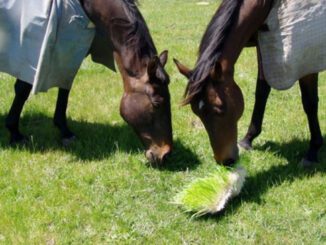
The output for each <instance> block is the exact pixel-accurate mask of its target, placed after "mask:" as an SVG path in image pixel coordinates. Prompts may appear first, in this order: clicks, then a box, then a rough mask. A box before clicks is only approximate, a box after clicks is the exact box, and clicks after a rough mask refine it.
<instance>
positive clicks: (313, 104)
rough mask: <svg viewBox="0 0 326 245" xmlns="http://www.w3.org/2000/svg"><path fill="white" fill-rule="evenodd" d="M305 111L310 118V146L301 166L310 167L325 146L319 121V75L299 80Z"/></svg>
mask: <svg viewBox="0 0 326 245" xmlns="http://www.w3.org/2000/svg"><path fill="white" fill-rule="evenodd" d="M299 84H300V90H301V98H302V104H303V109H304V111H305V113H306V115H307V117H308V123H309V130H310V135H311V139H310V146H309V149H308V152H307V153H306V155H305V157H304V158H303V160H302V162H301V165H302V166H303V167H310V166H312V165H313V164H314V163H316V162H317V161H318V151H319V149H320V148H321V146H322V145H323V137H322V135H321V131H320V126H319V121H318V74H311V75H308V76H305V77H303V78H301V79H300V80H299Z"/></svg>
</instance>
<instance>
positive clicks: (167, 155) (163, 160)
mask: <svg viewBox="0 0 326 245" xmlns="http://www.w3.org/2000/svg"><path fill="white" fill-rule="evenodd" d="M170 155H171V151H169V152H167V153H165V154H164V155H163V157H162V161H161V162H165V161H166V160H167V159H168V158H169V156H170Z"/></svg>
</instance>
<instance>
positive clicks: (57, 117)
mask: <svg viewBox="0 0 326 245" xmlns="http://www.w3.org/2000/svg"><path fill="white" fill-rule="evenodd" d="M69 93H70V90H67V89H61V88H59V92H58V98H57V104H56V108H55V112H54V117H53V122H54V125H55V126H56V127H58V129H59V130H60V133H61V137H62V144H63V145H64V146H68V145H69V144H70V143H71V142H72V141H74V140H75V138H76V136H75V134H74V133H73V132H71V131H70V129H69V128H68V125H67V116H66V112H67V105H68V98H69Z"/></svg>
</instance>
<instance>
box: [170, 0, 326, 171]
mask: <svg viewBox="0 0 326 245" xmlns="http://www.w3.org/2000/svg"><path fill="white" fill-rule="evenodd" d="M273 2H274V1H273V0H223V1H222V3H221V5H220V7H219V8H218V10H217V12H216V13H215V15H214V16H213V18H212V20H211V21H210V23H209V25H208V27H207V29H206V32H205V34H204V36H203V38H202V41H201V44H200V48H199V56H198V59H197V63H196V65H195V68H194V69H192V70H191V69H189V68H188V67H186V66H185V65H183V64H181V63H180V62H179V61H178V60H174V62H175V63H176V65H177V67H178V69H179V71H180V73H181V74H183V75H185V76H186V77H187V78H188V80H189V83H188V85H187V88H186V92H185V99H184V104H185V105H186V104H190V105H191V108H192V110H193V112H194V113H195V114H196V115H197V116H198V117H199V118H200V119H201V121H202V122H203V124H204V126H205V128H206V130H207V132H208V135H209V139H210V143H211V146H212V148H213V151H214V156H215V159H216V161H217V162H219V163H222V164H225V165H229V164H233V163H234V162H235V161H236V159H237V158H238V147H237V122H238V120H239V119H240V117H241V116H242V113H243V110H244V100H243V95H242V92H241V90H240V88H239V86H238V85H237V84H236V82H235V81H234V66H235V63H236V61H237V59H238V57H239V56H240V53H241V51H242V49H243V48H245V47H246V46H256V49H257V54H258V55H257V57H258V68H259V69H258V78H257V87H256V101H255V106H254V112H253V115H252V120H251V123H250V126H249V130H248V132H247V134H246V136H245V137H244V139H243V140H242V141H240V143H239V145H240V146H242V147H244V148H245V149H250V148H251V147H252V141H253V140H254V138H255V137H257V136H258V135H259V134H260V132H261V126H262V121H263V115H264V111H265V105H266V101H267V98H268V95H269V92H270V90H271V87H270V86H269V85H268V83H267V82H266V79H265V76H264V72H263V69H262V68H263V67H262V60H261V55H260V54H261V53H260V49H259V43H258V42H257V33H258V31H259V30H261V29H265V28H266V26H265V25H264V22H265V20H266V18H267V17H268V15H269V13H270V11H271V8H272V6H273ZM317 83H318V74H306V75H305V76H304V77H302V78H301V79H299V84H300V89H301V93H302V103H303V108H304V111H305V112H306V114H307V117H308V121H309V128H310V134H311V141H310V147H309V149H308V151H307V153H306V155H305V156H304V158H303V161H302V164H303V166H311V165H312V164H313V163H315V162H317V155H318V151H319V149H320V148H321V146H322V144H323V137H322V135H321V131H320V126H319V122H318V115H317V112H318V87H317Z"/></svg>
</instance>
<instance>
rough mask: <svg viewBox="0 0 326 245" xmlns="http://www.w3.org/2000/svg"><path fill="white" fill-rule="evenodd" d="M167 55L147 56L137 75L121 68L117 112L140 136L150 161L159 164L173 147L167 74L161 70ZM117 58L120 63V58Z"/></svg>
mask: <svg viewBox="0 0 326 245" xmlns="http://www.w3.org/2000/svg"><path fill="white" fill-rule="evenodd" d="M167 56H168V53H167V51H164V52H163V53H162V54H161V55H160V56H154V57H152V58H150V59H148V61H147V62H145V64H144V66H143V68H142V72H140V73H139V74H140V75H137V76H134V75H133V74H128V72H126V71H125V70H123V69H121V73H122V74H123V79H124V84H125V92H124V95H123V98H122V100H121V104H120V113H121V116H122V117H123V118H124V120H125V121H126V122H127V123H128V124H129V125H130V126H131V127H132V128H133V129H134V131H135V132H136V134H137V135H138V136H139V138H140V139H141V141H142V143H143V144H144V146H145V148H146V153H145V155H146V157H147V159H148V160H149V161H150V162H152V163H162V162H163V161H164V160H165V158H166V157H167V156H168V155H169V153H170V152H171V150H172V125H171V109H170V93H169V89H168V85H169V76H168V74H167V73H166V72H165V70H164V66H165V64H166V62H167ZM116 60H117V63H118V65H119V57H116ZM119 67H121V66H120V65H119Z"/></svg>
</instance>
